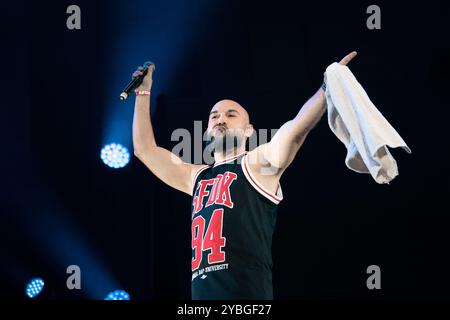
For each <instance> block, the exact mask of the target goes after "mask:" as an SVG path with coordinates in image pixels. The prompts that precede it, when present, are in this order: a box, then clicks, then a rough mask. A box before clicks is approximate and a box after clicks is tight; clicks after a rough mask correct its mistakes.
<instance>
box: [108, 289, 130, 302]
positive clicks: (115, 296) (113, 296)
mask: <svg viewBox="0 0 450 320" xmlns="http://www.w3.org/2000/svg"><path fill="white" fill-rule="evenodd" d="M105 300H130V295H129V294H128V293H127V292H126V291H124V290H116V291H113V292H110V293H109V294H108V296H107V297H106V298H105Z"/></svg>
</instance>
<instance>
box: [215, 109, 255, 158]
mask: <svg viewBox="0 0 450 320" xmlns="http://www.w3.org/2000/svg"><path fill="white" fill-rule="evenodd" d="M249 126H250V125H249V119H248V114H247V111H246V110H245V109H244V108H243V107H242V106H241V105H239V104H238V103H237V102H234V101H232V100H222V101H219V102H218V103H216V104H215V105H214V107H213V108H212V109H211V112H210V114H209V120H208V129H207V137H208V141H209V142H210V144H211V143H212V144H213V145H211V147H213V148H214V150H216V151H227V150H230V149H232V148H234V147H240V146H241V145H242V144H243V143H245V139H246V137H247V136H248V133H249Z"/></svg>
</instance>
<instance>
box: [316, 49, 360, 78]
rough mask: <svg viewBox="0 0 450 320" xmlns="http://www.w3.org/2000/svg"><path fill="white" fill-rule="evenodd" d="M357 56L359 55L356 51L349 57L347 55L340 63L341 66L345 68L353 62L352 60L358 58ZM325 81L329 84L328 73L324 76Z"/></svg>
mask: <svg viewBox="0 0 450 320" xmlns="http://www.w3.org/2000/svg"><path fill="white" fill-rule="evenodd" d="M357 54H358V53H357V52H356V51H352V52H350V53H349V54H348V55H346V56H345V57H344V58H342V60H341V61H339V64H340V65H343V66H346V65H347V64H348V63H349V62H350V61H352V59H353V58H354V57H356V55H357ZM323 81H324V82H325V83H327V75H326V73H324V74H323Z"/></svg>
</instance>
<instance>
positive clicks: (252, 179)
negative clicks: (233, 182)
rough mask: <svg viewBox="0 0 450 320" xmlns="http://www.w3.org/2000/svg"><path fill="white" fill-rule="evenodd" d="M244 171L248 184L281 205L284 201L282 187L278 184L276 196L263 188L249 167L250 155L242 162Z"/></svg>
mask: <svg viewBox="0 0 450 320" xmlns="http://www.w3.org/2000/svg"><path fill="white" fill-rule="evenodd" d="M241 166H242V171H244V175H245V177H246V178H247V180H248V182H250V184H251V185H252V186H253V187H254V188H255V189H256V191H258V192H259V193H260V194H262V195H263V196H264V197H266V198H267V199H269V200H270V201H272V202H273V203H275V204H279V203H280V201H281V200H283V191H282V190H281V185H280V183H278V188H277V193H276V194H274V193H273V192H270V191H269V190H267V189H266V188H264V187H263V185H262V184H261V183H260V182H259V181H258V180H256V178H255V176H254V175H253V174H252V172H251V171H250V166H249V165H248V154H246V155H245V156H244V158H243V160H242V163H241Z"/></svg>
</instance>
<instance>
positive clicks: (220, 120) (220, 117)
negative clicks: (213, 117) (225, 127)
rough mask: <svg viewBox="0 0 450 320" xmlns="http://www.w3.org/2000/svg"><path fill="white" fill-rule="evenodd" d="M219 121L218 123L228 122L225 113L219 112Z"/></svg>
mask: <svg viewBox="0 0 450 320" xmlns="http://www.w3.org/2000/svg"><path fill="white" fill-rule="evenodd" d="M217 123H218V124H225V123H226V121H225V115H223V114H219V117H218V118H217Z"/></svg>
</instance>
